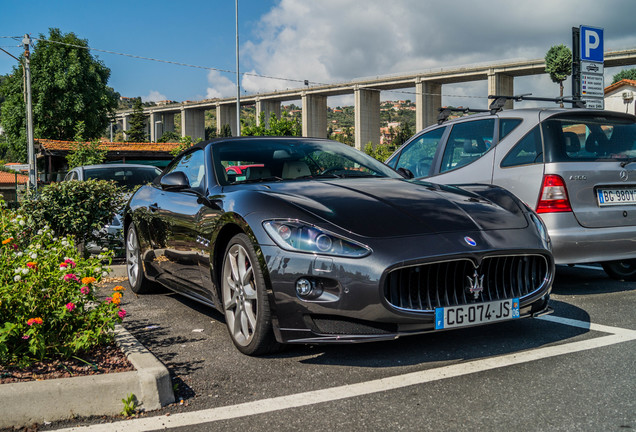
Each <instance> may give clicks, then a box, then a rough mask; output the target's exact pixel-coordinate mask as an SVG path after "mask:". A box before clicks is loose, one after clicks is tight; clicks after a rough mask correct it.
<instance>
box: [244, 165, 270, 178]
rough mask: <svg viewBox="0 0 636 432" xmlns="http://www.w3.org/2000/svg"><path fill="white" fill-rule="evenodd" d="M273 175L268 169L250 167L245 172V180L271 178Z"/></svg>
mask: <svg viewBox="0 0 636 432" xmlns="http://www.w3.org/2000/svg"><path fill="white" fill-rule="evenodd" d="M271 176H272V173H271V171H270V170H269V168H267V167H248V168H247V169H246V170H245V178H246V179H247V180H255V179H262V178H267V177H271Z"/></svg>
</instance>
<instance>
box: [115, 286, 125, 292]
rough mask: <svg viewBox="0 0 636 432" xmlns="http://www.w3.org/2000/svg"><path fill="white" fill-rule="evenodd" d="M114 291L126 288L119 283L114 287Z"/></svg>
mask: <svg viewBox="0 0 636 432" xmlns="http://www.w3.org/2000/svg"><path fill="white" fill-rule="evenodd" d="M113 291H126V288H124V287H123V286H121V285H117V286H116V287H115V288H113Z"/></svg>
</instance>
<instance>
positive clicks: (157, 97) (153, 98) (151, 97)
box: [141, 90, 168, 102]
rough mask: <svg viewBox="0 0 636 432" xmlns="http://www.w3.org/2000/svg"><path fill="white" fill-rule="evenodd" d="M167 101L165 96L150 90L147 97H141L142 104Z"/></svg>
mask: <svg viewBox="0 0 636 432" xmlns="http://www.w3.org/2000/svg"><path fill="white" fill-rule="evenodd" d="M166 99H168V98H167V97H166V95H164V94H161V93H159V92H158V91H157V90H150V93H149V94H148V96H142V97H141V100H142V102H159V101H164V100H166Z"/></svg>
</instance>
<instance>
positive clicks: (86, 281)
mask: <svg viewBox="0 0 636 432" xmlns="http://www.w3.org/2000/svg"><path fill="white" fill-rule="evenodd" d="M96 280H97V279H95V278H94V277H91V276H89V277H84V278H82V283H83V284H84V285H88V284H90V283H93V282H95V281H96Z"/></svg>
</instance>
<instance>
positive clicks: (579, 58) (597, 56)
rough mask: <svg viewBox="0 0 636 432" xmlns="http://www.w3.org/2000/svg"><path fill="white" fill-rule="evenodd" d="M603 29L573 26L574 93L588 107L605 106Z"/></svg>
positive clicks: (576, 98)
mask: <svg viewBox="0 0 636 432" xmlns="http://www.w3.org/2000/svg"><path fill="white" fill-rule="evenodd" d="M603 45H604V44H603V29H602V28H598V27H590V26H580V27H578V28H576V27H573V28H572V56H573V59H572V95H573V99H575V100H582V101H585V106H586V108H594V109H604V108H605V78H604V75H603V73H604V69H605V68H604V52H603Z"/></svg>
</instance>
